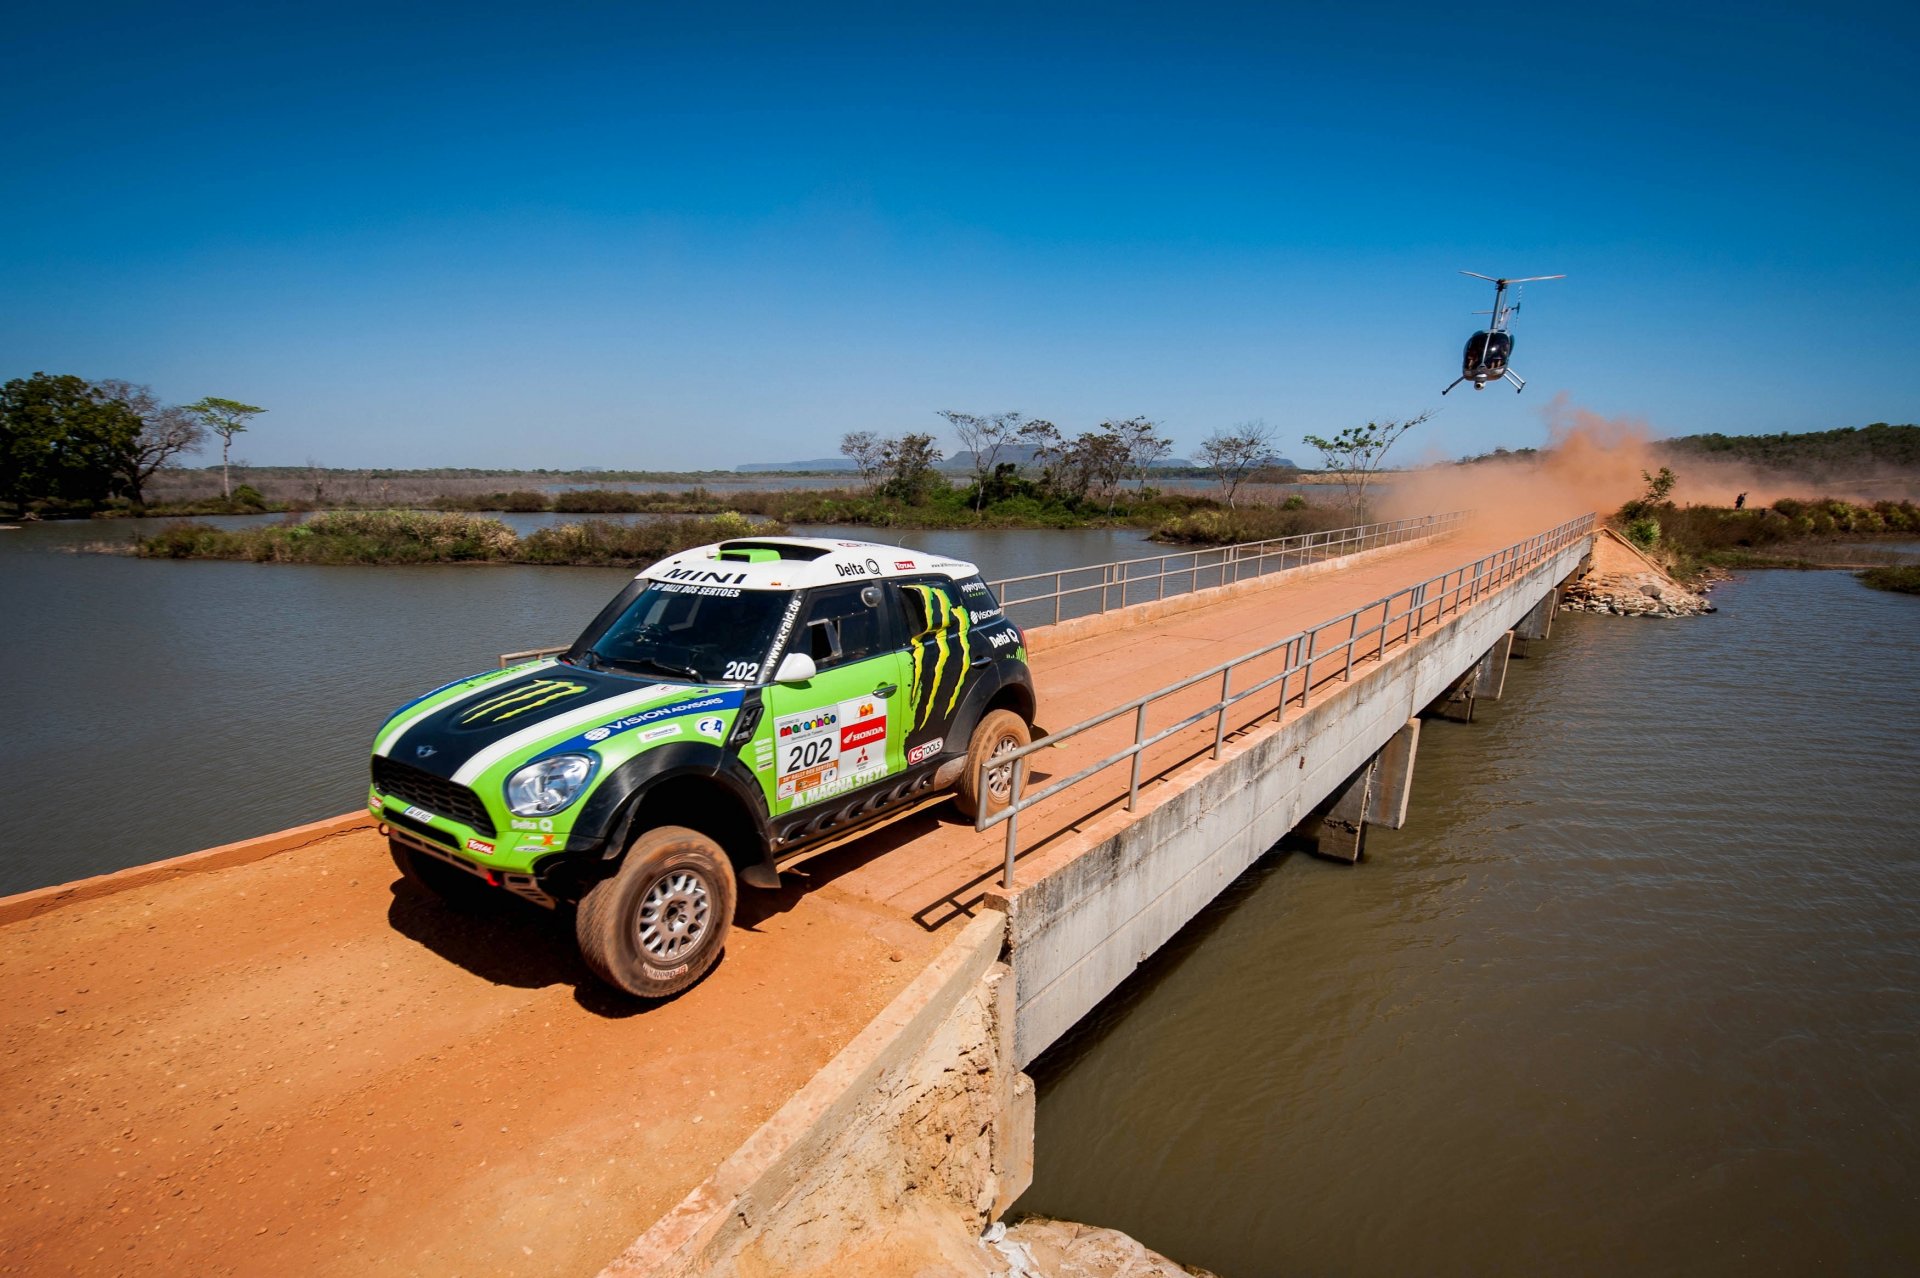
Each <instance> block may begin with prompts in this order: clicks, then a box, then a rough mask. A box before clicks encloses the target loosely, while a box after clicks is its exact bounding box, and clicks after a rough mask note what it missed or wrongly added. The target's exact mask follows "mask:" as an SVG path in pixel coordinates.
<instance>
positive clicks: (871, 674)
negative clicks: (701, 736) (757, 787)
mask: <svg viewBox="0 0 1920 1278" xmlns="http://www.w3.org/2000/svg"><path fill="white" fill-rule="evenodd" d="M886 602H887V596H886V593H885V590H884V588H883V587H881V586H879V585H877V584H871V583H869V584H866V585H860V584H848V585H844V586H823V587H820V588H818V589H816V590H814V591H812V592H810V594H809V595H808V598H807V600H806V602H805V603H804V604H803V605H802V611H801V615H800V624H799V625H797V626H796V627H794V631H793V635H792V637H791V638H790V639H789V640H788V643H787V652H801V653H805V654H806V655H807V656H809V657H811V658H812V659H813V663H814V668H815V671H816V673H815V674H814V677H813V678H811V679H808V680H807V681H805V682H804V683H793V684H785V683H776V684H772V685H770V686H769V687H768V688H767V691H766V694H765V702H766V706H767V711H766V728H765V731H767V732H768V733H769V734H770V739H771V742H772V745H773V767H774V775H773V781H772V787H771V789H772V792H771V794H770V796H769V800H768V806H769V809H770V811H771V812H772V814H773V815H774V816H776V817H778V816H782V815H784V814H786V813H789V812H792V811H795V810H796V809H799V808H804V807H808V806H810V805H812V804H815V803H819V802H821V801H822V800H825V799H832V798H837V797H839V796H840V795H844V794H848V793H851V792H852V791H855V790H858V789H861V788H862V787H865V786H868V785H872V784H874V783H876V782H880V781H884V780H886V779H887V778H888V777H891V776H893V775H894V774H895V773H898V772H899V771H901V770H902V769H903V768H904V767H905V766H906V763H905V748H906V704H905V702H906V697H905V691H906V675H907V671H906V666H907V658H906V655H905V653H903V652H902V651H901V648H900V642H899V637H898V628H897V625H896V623H895V618H894V617H893V615H892V612H891V610H890V609H889V608H888V607H887V606H886ZM785 655H786V654H785V653H781V654H778V656H777V657H776V668H778V660H779V658H780V657H784V656H785Z"/></svg>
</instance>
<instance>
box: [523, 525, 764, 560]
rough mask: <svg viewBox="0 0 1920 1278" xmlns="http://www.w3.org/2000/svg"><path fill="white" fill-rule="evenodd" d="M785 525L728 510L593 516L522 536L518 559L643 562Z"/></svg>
mask: <svg viewBox="0 0 1920 1278" xmlns="http://www.w3.org/2000/svg"><path fill="white" fill-rule="evenodd" d="M784 532H786V528H785V526H784V525H781V524H777V523H766V522H759V523H756V522H755V521H753V520H751V519H748V518H747V517H746V516H744V515H738V514H734V513H733V512H731V511H729V512H727V513H725V514H720V515H713V516H708V517H694V518H686V519H656V520H649V521H647V522H646V523H640V524H627V523H621V522H620V521H619V520H615V519H589V520H587V521H585V522H584V523H578V524H559V525H556V526H555V527H552V528H541V529H537V530H536V531H534V532H532V533H529V534H528V535H527V536H526V537H523V538H522V539H521V540H520V545H519V547H518V548H517V549H516V550H515V552H514V554H513V556H512V558H513V560H514V562H516V563H523V564H604V565H608V566H614V565H618V566H620V567H643V566H645V565H647V564H650V563H653V562H654V561H656V560H660V559H665V558H666V557H667V556H668V555H671V554H675V553H677V552H679V551H682V550H685V549H687V548H688V547H690V546H705V545H707V544H709V543H711V542H716V541H727V540H730V539H732V538H734V537H747V536H761V537H767V536H778V535H779V534H781V533H784Z"/></svg>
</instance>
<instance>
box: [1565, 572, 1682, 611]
mask: <svg viewBox="0 0 1920 1278" xmlns="http://www.w3.org/2000/svg"><path fill="white" fill-rule="evenodd" d="M1560 610H1561V611H1562V612H1604V613H1612V614H1614V615H1615V616H1620V617H1697V616H1699V615H1700V614H1701V613H1703V612H1713V611H1714V610H1715V609H1714V606H1713V604H1712V603H1710V602H1708V600H1707V596H1706V594H1705V592H1704V591H1702V592H1695V591H1692V590H1688V589H1687V588H1686V587H1685V586H1682V585H1680V584H1679V583H1677V582H1675V581H1674V580H1673V579H1672V578H1671V577H1668V576H1666V575H1665V574H1663V573H1658V572H1652V571H1641V572H1635V573H1609V574H1605V575H1602V574H1600V573H1588V574H1587V575H1586V576H1584V577H1582V578H1581V579H1580V580H1578V581H1576V582H1574V583H1573V584H1572V585H1570V586H1568V587H1567V592H1566V594H1564V595H1562V596H1561V598H1560Z"/></svg>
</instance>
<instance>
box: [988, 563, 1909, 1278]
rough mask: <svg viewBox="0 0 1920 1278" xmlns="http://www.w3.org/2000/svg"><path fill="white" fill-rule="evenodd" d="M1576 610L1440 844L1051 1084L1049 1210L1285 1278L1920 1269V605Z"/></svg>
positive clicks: (1514, 686) (1425, 770) (1469, 782)
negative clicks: (1684, 616)
mask: <svg viewBox="0 0 1920 1278" xmlns="http://www.w3.org/2000/svg"><path fill="white" fill-rule="evenodd" d="M1715 598H1716V600H1717V601H1718V603H1719V605H1720V608H1721V612H1720V613H1719V615H1717V616H1714V617H1708V618H1702V619H1700V620H1698V621H1691V622H1681V621H1666V622H1654V621H1645V620H1627V619H1621V618H1606V617H1591V616H1585V615H1573V614H1563V615H1562V616H1561V617H1559V618H1558V620H1557V621H1556V623H1555V628H1554V635H1553V638H1552V639H1551V640H1550V641H1548V642H1547V643H1545V644H1539V645H1535V650H1534V655H1533V656H1532V657H1530V658H1529V659H1528V660H1526V661H1524V662H1520V661H1516V662H1514V663H1513V666H1512V669H1511V671H1510V674H1509V677H1508V681H1507V690H1506V691H1507V695H1506V698H1505V699H1504V700H1503V701H1502V702H1500V703H1498V704H1489V703H1485V702H1483V703H1481V705H1480V708H1479V713H1478V715H1477V721H1476V722H1475V723H1473V724H1470V725H1468V724H1453V723H1444V722H1436V721H1432V720H1429V721H1428V722H1427V723H1426V725H1425V727H1424V729H1423V733H1422V738H1421V743H1420V757H1419V769H1418V773H1417V776H1416V782H1415V790H1414V796H1413V804H1412V819H1411V821H1410V823H1409V825H1408V827H1407V828H1406V829H1404V830H1402V831H1399V832H1393V831H1375V832H1372V833H1371V835H1370V838H1369V844H1368V849H1367V858H1366V860H1365V861H1363V862H1362V863H1361V864H1360V865H1359V866H1357V867H1346V866H1340V865H1334V864H1329V863H1324V862H1317V861H1313V860H1310V859H1306V858H1303V857H1297V856H1296V857H1288V856H1284V855H1280V854H1275V855H1271V856H1269V858H1268V859H1267V860H1265V861H1263V862H1262V863H1261V864H1259V865H1258V866H1257V867H1255V869H1254V870H1252V871H1251V872H1250V873H1249V874H1247V875H1246V876H1244V877H1243V879H1242V880H1241V881H1240V882H1239V883H1237V884H1236V885H1235V886H1234V887H1233V888H1232V889H1231V890H1230V891H1229V892H1228V893H1227V895H1226V897H1225V898H1224V899H1223V900H1221V901H1219V902H1217V903H1216V905H1215V906H1214V907H1213V908H1211V909H1210V910H1209V911H1207V912H1206V913H1205V914H1203V915H1202V916H1201V917H1200V918H1199V919H1197V920H1196V921H1195V922H1194V924H1193V925H1191V926H1190V927H1189V928H1188V929H1187V931H1186V932H1185V933H1183V934H1182V935H1181V937H1180V938H1178V941H1177V942H1176V943H1175V944H1174V945H1173V946H1171V947H1170V948H1168V949H1167V950H1163V951H1162V953H1161V954H1160V955H1159V956H1157V957H1156V958H1155V959H1154V960H1152V961H1151V962H1149V963H1148V964H1147V966H1146V967H1145V968H1144V969H1143V970H1142V971H1141V972H1140V973H1139V974H1138V975H1137V976H1136V978H1135V979H1134V980H1133V981H1132V982H1130V983H1129V984H1128V985H1127V986H1125V987H1123V989H1122V990H1121V991H1120V992H1119V993H1118V994H1117V995H1116V996H1115V997H1113V998H1111V999H1109V1000H1108V1002H1107V1003H1106V1004H1105V1005H1103V1006H1102V1008H1101V1009H1099V1011H1098V1013H1097V1014H1096V1015H1095V1016H1094V1017H1093V1018H1091V1019H1090V1021H1089V1022H1088V1023H1086V1024H1085V1025H1083V1027H1082V1028H1081V1030H1080V1031H1078V1032H1077V1033H1076V1035H1075V1036H1073V1037H1072V1038H1070V1039H1068V1040H1066V1041H1065V1042H1063V1043H1062V1044H1060V1045H1058V1046H1057V1047H1056V1048H1055V1049H1054V1050H1053V1051H1052V1052H1051V1053H1050V1054H1049V1055H1048V1056H1047V1057H1044V1058H1043V1059H1042V1060H1041V1061H1040V1062H1039V1063H1038V1064H1037V1066H1036V1069H1035V1073H1036V1076H1037V1078H1038V1080H1039V1084H1040V1100H1039V1118H1038V1124H1039V1132H1038V1136H1039V1153H1038V1167H1037V1174H1036V1179H1035V1183H1034V1186H1033V1189H1032V1190H1031V1192H1030V1193H1029V1194H1028V1195H1027V1196H1026V1197H1025V1198H1024V1199H1023V1200H1022V1202H1021V1204H1020V1206H1021V1208H1022V1209H1025V1210H1032V1211H1038V1212H1044V1213H1048V1214H1053V1215H1059V1216H1063V1217H1066V1218H1069V1219H1074V1220H1083V1221H1089V1222H1095V1223H1099V1224H1102V1225H1110V1226H1114V1227H1117V1228H1120V1229H1124V1230H1126V1231H1128V1232H1129V1233H1132V1234H1133V1235H1135V1236H1136V1237H1138V1238H1140V1239H1141V1240H1142V1241H1144V1242H1146V1243H1147V1244H1148V1245H1150V1246H1152V1247H1155V1248H1158V1249H1160V1250H1161V1251H1163V1252H1165V1253H1167V1254H1169V1255H1172V1256H1176V1257H1178V1258H1180V1259H1181V1260H1183V1261H1185V1262H1187V1263H1190V1264H1198V1265H1203V1266H1206V1267H1209V1268H1212V1269H1214V1270H1217V1271H1218V1272H1219V1273H1221V1274H1222V1275H1228V1276H1231V1278H1238V1276H1242V1275H1262V1274H1542V1273H1581V1274H1617V1273H1639V1274H1646V1273H1653V1274H1749V1273H1809V1272H1816V1271H1818V1272H1835V1273H1895V1272H1908V1273H1910V1272H1914V1271H1915V1269H1916V1267H1917V1266H1920V1177H1917V1176H1916V1168H1920V599H1915V598H1912V597H1909V596H1900V595H1890V594H1883V593H1880V592H1876V591H1871V590H1867V589H1865V588H1864V587H1862V586H1860V585H1859V584H1858V583H1857V582H1855V581H1854V580H1853V579H1852V578H1850V577H1849V576H1846V575H1844V574H1839V573H1762V574H1754V575H1751V576H1749V577H1748V578H1746V579H1744V580H1740V581H1736V582H1734V583H1731V584H1729V585H1726V586H1724V587H1722V589H1721V590H1720V591H1719V592H1718V593H1716V595H1715Z"/></svg>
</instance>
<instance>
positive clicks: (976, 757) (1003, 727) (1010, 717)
mask: <svg viewBox="0 0 1920 1278" xmlns="http://www.w3.org/2000/svg"><path fill="white" fill-rule="evenodd" d="M1032 739H1033V734H1032V732H1031V730H1030V729H1028V727H1027V721H1026V720H1025V719H1022V718H1021V717H1020V716H1019V715H1017V714H1015V713H1014V712H1013V711H1011V710H995V711H992V712H991V713H989V714H988V715H987V716H986V717H985V718H983V719H981V720H980V723H979V724H978V726H976V727H975V728H974V730H973V737H972V739H971V740H969V741H968V742H967V766H966V769H965V770H964V771H962V772H961V773H960V784H959V785H958V786H957V787H956V788H955V790H954V796H953V799H954V802H955V803H956V804H958V805H959V808H960V814H961V815H962V816H965V817H967V818H968V819H969V820H972V819H974V818H977V817H978V816H979V815H980V813H981V812H982V811H986V812H998V811H999V810H1000V809H1001V808H1004V807H1006V806H1007V804H1009V803H1011V802H1012V801H1013V765H1012V764H1010V763H1003V764H1001V765H1000V766H999V767H997V768H996V767H989V768H988V769H987V788H986V789H985V790H982V789H981V788H980V765H981V764H983V763H985V762H986V761H987V760H989V759H997V758H999V757H1000V756H1001V755H1003V754H1011V753H1012V752H1013V751H1015V750H1018V749H1019V748H1020V747H1021V746H1023V745H1025V744H1027V742H1028V741H1030V740H1032Z"/></svg>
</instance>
